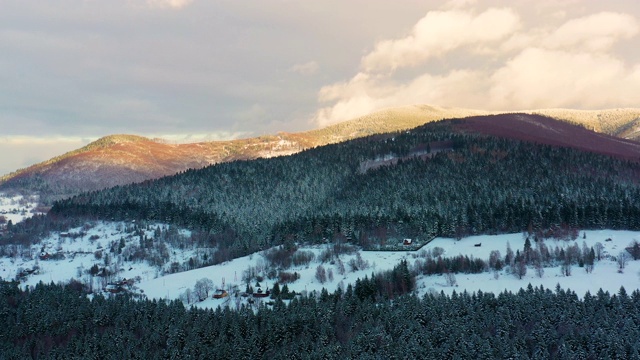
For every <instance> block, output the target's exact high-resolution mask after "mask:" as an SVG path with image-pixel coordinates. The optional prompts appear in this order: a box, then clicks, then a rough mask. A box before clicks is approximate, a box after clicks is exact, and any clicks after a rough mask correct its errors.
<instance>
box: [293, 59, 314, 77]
mask: <svg viewBox="0 0 640 360" xmlns="http://www.w3.org/2000/svg"><path fill="white" fill-rule="evenodd" d="M319 68H320V66H319V65H318V63H317V62H315V61H309V62H306V63H304V64H295V65H293V66H292V67H290V68H289V71H291V72H294V73H298V74H300V75H313V74H315V73H316V72H318V69H319Z"/></svg>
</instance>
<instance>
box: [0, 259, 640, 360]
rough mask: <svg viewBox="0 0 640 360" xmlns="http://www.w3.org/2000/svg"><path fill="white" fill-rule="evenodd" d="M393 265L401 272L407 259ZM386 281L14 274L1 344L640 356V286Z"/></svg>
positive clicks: (7, 351)
mask: <svg viewBox="0 0 640 360" xmlns="http://www.w3.org/2000/svg"><path fill="white" fill-rule="evenodd" d="M388 276H390V278H393V277H395V279H396V281H399V282H401V280H399V279H402V278H403V274H402V270H401V269H400V270H398V272H397V273H396V274H390V275H388ZM376 281H379V280H378V279H374V280H372V279H368V280H360V281H359V282H358V283H357V284H356V285H355V286H354V287H351V286H348V287H347V288H346V289H345V290H340V289H339V290H338V291H336V292H334V293H329V292H327V291H326V290H323V291H321V292H320V293H312V294H310V295H308V296H296V297H295V298H294V299H293V300H291V301H289V302H287V303H285V302H283V301H281V300H278V299H276V300H275V301H273V302H272V303H271V304H270V305H269V304H267V302H262V303H261V304H260V305H259V306H258V308H257V310H256V309H252V308H249V307H245V306H242V307H241V308H240V309H239V310H237V311H236V310H230V309H228V308H217V309H197V308H185V306H184V305H183V304H182V302H180V301H178V300H175V301H164V300H135V299H133V298H131V297H129V296H127V295H118V296H113V297H103V296H100V295H96V296H94V297H93V298H92V299H88V298H87V297H86V296H84V293H82V292H80V289H79V287H77V286H76V284H74V283H70V284H67V285H61V284H58V285H53V284H50V285H46V284H39V285H37V286H35V287H33V288H31V289H27V290H24V291H23V290H20V289H19V288H18V287H17V285H16V284H15V283H6V282H5V283H2V285H0V321H1V322H2V324H3V326H2V327H0V353H2V354H3V357H5V358H27V357H28V358H33V359H43V358H47V359H69V358H86V359H101V358H121V359H124V358H131V359H137V358H139V359H148V358H193V359H201V358H202V359H203V358H228V359H239V358H243V359H245V358H253V359H317V358H327V359H351V358H358V359H376V358H387V359H395V358H460V359H502V358H517V359H550V358H552V359H578V358H580V359H602V358H609V359H635V358H638V357H640V352H639V348H640V345H639V344H638V341H637V339H638V336H639V335H640V331H639V330H638V327H637V326H636V324H637V321H638V319H640V305H639V304H640V292H638V291H637V290H636V291H634V292H633V293H632V294H627V293H626V291H625V289H624V288H621V289H620V291H619V292H618V293H617V294H609V293H608V292H603V291H602V290H601V291H599V292H598V293H597V294H595V295H592V294H590V293H586V294H585V295H584V297H583V298H579V297H578V296H577V294H575V293H574V292H572V291H570V290H564V289H561V288H559V287H557V288H556V289H555V290H553V291H552V290H550V289H545V288H542V287H540V288H533V287H531V285H529V286H528V287H527V288H526V289H521V290H520V291H519V292H517V293H511V292H506V291H505V292H502V293H500V294H492V293H483V292H478V293H473V294H469V293H466V292H463V293H455V292H454V293H453V294H452V295H451V296H447V295H444V294H442V293H440V294H437V293H428V294H425V295H424V296H423V297H417V296H415V295H411V294H405V295H400V296H395V297H393V298H392V299H391V298H386V300H385V298H381V297H379V296H378V297H377V299H376V301H373V300H372V299H373V298H374V297H376V295H375V294H374V290H372V289H373V287H371V284H372V283H375V282H376ZM396 284H398V282H396ZM382 288H384V287H382Z"/></svg>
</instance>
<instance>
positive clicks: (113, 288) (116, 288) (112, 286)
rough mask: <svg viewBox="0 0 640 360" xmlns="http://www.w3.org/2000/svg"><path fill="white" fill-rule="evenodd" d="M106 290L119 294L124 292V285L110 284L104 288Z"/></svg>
mask: <svg viewBox="0 0 640 360" xmlns="http://www.w3.org/2000/svg"><path fill="white" fill-rule="evenodd" d="M104 291H107V292H110V293H112V294H117V293H120V292H123V291H124V289H123V288H122V286H119V285H116V284H108V285H107V287H105V288H104Z"/></svg>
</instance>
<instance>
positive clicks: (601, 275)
mask: <svg viewBox="0 0 640 360" xmlns="http://www.w3.org/2000/svg"><path fill="white" fill-rule="evenodd" d="M161 230H162V231H166V230H167V227H165V226H164V225H162V224H150V225H146V226H144V227H140V226H136V225H135V224H134V223H113V222H99V223H90V224H86V225H85V226H83V227H81V228H76V229H71V230H70V231H68V232H64V233H54V234H52V235H51V236H49V237H48V238H46V239H44V240H43V241H42V243H41V244H39V245H37V246H32V247H31V248H15V249H14V252H13V253H11V254H9V253H6V249H5V254H4V257H2V258H0V277H2V278H4V279H14V278H16V277H19V275H20V273H22V275H23V276H22V283H21V286H33V285H35V284H37V283H38V282H40V281H42V282H52V281H53V282H68V281H70V280H71V279H76V280H79V281H81V282H83V283H85V284H87V285H88V286H90V287H91V288H92V289H94V291H97V292H100V291H103V290H104V289H105V288H106V287H107V284H108V283H112V282H116V281H118V280H120V279H123V278H125V279H133V282H134V284H133V286H131V287H130V288H128V291H131V292H133V293H135V294H139V295H141V296H146V297H148V298H157V299H178V298H184V296H183V295H184V294H185V292H186V291H187V289H189V290H192V289H193V288H194V285H195V284H196V282H197V281H198V280H200V279H203V278H207V279H210V280H211V282H212V283H213V285H214V287H213V289H211V291H210V292H209V296H208V298H207V300H204V301H197V300H196V299H192V301H191V302H190V304H191V305H194V306H197V307H217V306H219V305H225V306H232V307H233V306H236V305H238V304H239V303H240V302H243V301H246V300H247V298H242V297H238V298H237V299H236V296H235V293H236V292H237V293H238V294H240V293H242V292H244V290H245V288H246V286H247V283H246V281H247V280H246V279H247V278H248V277H247V274H248V273H250V272H253V273H255V274H257V275H258V276H259V278H258V280H260V281H259V282H260V286H261V287H262V288H264V289H265V290H266V289H271V288H273V285H274V283H275V282H276V281H277V279H275V278H273V279H269V277H268V276H267V272H268V270H269V265H268V261H267V260H266V257H265V254H264V252H263V253H257V254H252V255H249V256H245V257H242V258H237V259H234V260H232V261H229V262H225V263H222V264H218V265H214V266H207V267H202V268H198V269H193V270H189V271H182V272H177V273H170V272H171V271H174V270H181V269H184V267H177V266H176V265H175V264H182V265H184V264H186V263H188V261H189V259H190V258H192V257H193V258H197V257H198V256H202V254H203V253H204V252H205V250H210V249H188V248H184V247H183V249H180V248H179V247H175V246H172V245H171V244H168V243H166V244H165V245H163V246H166V249H165V250H166V253H165V256H167V258H165V259H164V265H153V264H152V263H151V262H150V261H148V260H144V261H143V260H136V261H129V260H127V258H131V257H132V254H133V252H132V251H133V250H135V249H136V247H137V246H139V243H140V241H141V240H140V239H153V238H154V236H157V234H158V231H161ZM174 234H179V235H178V236H179V238H180V239H181V240H180V239H179V240H180V241H186V240H187V239H189V236H190V233H189V232H188V231H185V230H179V231H176V230H175V229H174ZM636 239H640V232H632V231H613V230H599V231H589V230H587V231H581V232H580V237H579V238H578V239H577V240H570V241H564V240H551V239H547V240H545V244H546V246H547V247H548V248H549V249H551V250H553V249H555V247H558V248H564V249H566V248H567V247H569V246H574V244H576V243H577V244H578V246H580V247H582V246H583V243H584V244H585V245H586V246H587V247H592V246H595V244H596V243H600V244H602V246H603V250H604V251H603V259H602V260H601V261H598V262H596V264H595V267H594V270H593V272H592V273H590V274H589V273H587V272H586V271H585V269H584V268H580V267H578V266H574V267H573V269H572V271H571V275H570V276H564V275H562V274H561V272H560V267H559V266H558V267H547V268H544V274H543V275H542V277H539V276H538V274H536V271H534V270H533V269H531V268H530V269H528V271H527V274H526V275H525V276H524V277H523V278H522V279H518V278H517V277H515V276H514V275H512V274H510V273H509V272H508V271H507V270H506V269H505V270H502V271H501V272H499V273H497V274H496V273H495V272H485V273H481V274H456V275H455V278H456V281H457V285H454V286H451V285H449V284H448V282H447V281H446V280H445V277H444V276H442V275H435V276H422V275H421V276H418V278H417V290H416V291H417V293H418V295H422V294H424V293H426V292H438V293H439V292H441V291H443V292H445V293H447V294H450V293H452V292H453V291H457V292H462V291H468V292H477V291H480V290H481V291H483V292H494V293H498V292H501V291H503V290H510V291H518V290H519V289H520V288H526V287H527V285H528V284H531V285H533V286H540V285H542V286H544V287H545V288H554V287H555V286H556V285H557V284H560V286H561V287H562V288H565V289H567V288H568V289H572V290H574V291H576V292H577V293H578V295H580V296H582V295H584V293H585V292H586V291H590V292H591V293H595V292H597V291H598V290H599V289H601V288H602V289H603V290H605V291H609V292H617V291H618V290H619V289H620V287H621V286H624V287H625V288H626V289H627V291H632V290H635V289H640V280H639V278H638V271H639V270H640V261H630V262H629V263H628V264H627V266H626V268H625V269H624V270H623V271H622V272H620V271H619V270H618V264H617V263H616V261H615V260H614V259H612V258H611V256H617V255H618V254H619V253H620V252H621V251H623V250H624V248H625V247H627V246H628V245H629V244H630V243H631V242H633V241H634V240H636ZM154 241H156V242H157V240H154ZM477 244H481V246H476V245H477ZM508 245H509V246H510V247H511V248H512V249H513V251H514V252H515V251H516V250H520V251H522V249H523V246H524V236H523V234H507V235H497V236H488V235H486V236H474V237H469V238H463V239H461V240H454V239H449V238H436V239H434V240H433V241H432V242H431V243H429V244H428V245H426V246H425V247H424V248H423V249H422V250H420V251H417V252H375V251H357V249H356V251H354V252H351V253H348V254H342V255H340V256H339V259H340V260H339V261H336V258H334V260H333V261H331V262H329V261H325V262H324V263H323V262H321V259H323V257H324V258H325V260H326V256H323V253H324V255H326V253H327V252H329V250H330V249H331V248H332V246H333V245H331V244H323V245H313V246H311V245H308V246H304V245H301V246H299V248H298V252H305V253H306V254H310V253H313V256H311V257H312V258H313V260H311V261H310V262H309V263H308V264H304V265H300V266H292V267H291V268H289V269H287V270H286V271H287V272H289V273H297V274H298V275H299V276H300V278H299V279H298V280H297V281H294V282H292V283H289V284H288V288H289V289H290V290H292V291H295V292H298V293H301V292H311V291H320V290H321V289H322V288H326V289H327V290H329V291H334V290H336V289H337V288H338V287H346V286H347V285H348V284H353V283H355V281H356V279H358V278H364V277H365V276H371V274H372V273H374V272H380V271H384V270H390V269H392V268H393V267H394V266H396V265H397V264H398V263H399V262H400V261H401V260H402V259H406V260H407V261H408V264H409V265H410V266H413V265H414V264H415V263H416V262H419V261H422V260H423V258H424V256H425V254H426V253H429V252H430V253H433V252H434V251H436V252H438V253H442V256H443V257H454V256H457V255H467V256H473V257H474V258H480V259H484V260H486V259H488V258H489V255H490V253H491V251H492V250H498V251H500V253H501V254H502V256H503V257H504V255H505V254H506V249H507V246H508ZM161 247H162V246H161ZM157 249H158V244H156V246H154V247H153V250H149V251H158V250H157ZM118 252H120V253H119V254H118ZM358 257H360V261H359V263H358V265H359V269H357V270H356V269H354V267H353V266H351V265H350V264H356V263H357V262H356V260H357V259H358ZM149 258H153V256H149ZM172 263H174V265H173V267H174V268H173V270H172ZM341 264H342V266H341ZM319 266H322V267H323V268H324V269H325V270H326V273H327V275H328V276H327V280H326V281H325V282H320V281H319V280H318V279H317V277H316V272H317V269H318V267H319ZM341 267H342V268H343V269H344V270H341ZM92 268H93V274H92V270H91V269H92ZM33 269H37V270H36V271H33V272H32V270H33ZM104 269H107V271H108V272H110V273H111V274H110V275H109V276H100V275H102V273H98V272H97V271H104ZM29 272H32V273H30V274H28V273H29ZM256 281H257V280H256V278H255V277H252V278H251V283H250V285H251V286H252V287H255V286H257V285H258V284H255V282H256ZM281 286H282V285H281ZM217 288H224V289H226V290H228V291H229V293H230V294H231V296H229V297H227V298H224V299H213V298H212V297H211V294H212V293H213V291H214V290H215V289H217Z"/></svg>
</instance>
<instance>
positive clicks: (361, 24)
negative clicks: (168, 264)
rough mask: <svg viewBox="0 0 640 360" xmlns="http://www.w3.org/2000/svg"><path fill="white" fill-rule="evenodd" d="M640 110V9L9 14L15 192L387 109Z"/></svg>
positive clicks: (356, 6)
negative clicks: (140, 158)
mask: <svg viewBox="0 0 640 360" xmlns="http://www.w3.org/2000/svg"><path fill="white" fill-rule="evenodd" d="M412 104H430V105H439V106H448V107H460V108H473V109H486V110H522V109H537V108H558V107H562V108H575V109H604V108H620V107H640V105H639V104H640V7H639V6H637V2H636V0H626V1H624V0H617V1H616V0H612V1H606V2H605V1H600V0H585V1H576V0H565V1H563V0H535V1H533V0H531V1H526V0H520V1H500V0H487V1H482V0H477V1H474V0H442V1H431V0H426V1H425V0H403V1H398V2H390V1H387V0H349V1H344V0H321V1H320V0H309V1H294V0H243V1H238V0H109V1H104V0H51V1H41V0H0V129H1V130H0V175H1V174H6V173H9V172H12V171H15V170H17V169H19V168H23V167H26V166H28V165H31V164H34V163H36V162H39V161H43V160H46V159H49V158H51V157H53V156H56V155H59V154H62V153H64V152H66V151H69V150H72V149H76V148H78V147H81V146H83V145H86V144H87V143H89V142H90V141H93V140H96V139H98V138H99V137H102V136H106V135H110V134H122V133H126V134H137V135H142V136H149V137H163V138H165V139H168V140H170V141H175V142H195V141H202V140H221V139H234V138H243V137H251V136H258V135H264V134H272V133H276V132H278V131H287V132H297V131H304V130H310V129H313V128H318V127H323V126H327V125H330V124H334V123H337V122H340V121H344V120H349V119H352V118H355V117H357V116H361V115H365V114H367V113H370V112H373V111H376V110H380V109H383V108H388V107H396V106H403V105H412Z"/></svg>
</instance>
